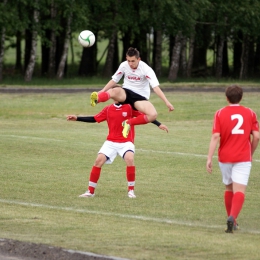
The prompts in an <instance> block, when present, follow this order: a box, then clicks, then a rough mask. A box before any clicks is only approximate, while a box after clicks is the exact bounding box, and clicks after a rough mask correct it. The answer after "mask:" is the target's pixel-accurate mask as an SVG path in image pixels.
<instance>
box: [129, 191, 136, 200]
mask: <svg viewBox="0 0 260 260" xmlns="http://www.w3.org/2000/svg"><path fill="white" fill-rule="evenodd" d="M128 198H131V199H134V198H136V196H135V193H134V190H130V191H128Z"/></svg>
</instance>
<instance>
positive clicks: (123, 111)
mask: <svg viewBox="0 0 260 260" xmlns="http://www.w3.org/2000/svg"><path fill="white" fill-rule="evenodd" d="M141 114H142V113H141V112H139V111H137V110H134V109H132V107H131V105H129V104H124V105H119V104H111V105H108V106H106V107H104V108H103V110H102V111H101V112H99V113H98V114H97V115H95V116H94V118H95V120H96V121H97V122H98V123H100V122H103V121H107V125H108V131H109V132H108V136H107V140H108V141H112V142H117V143H125V142H129V141H130V142H132V143H134V138H135V129H134V126H131V130H130V132H129V134H128V136H127V138H124V137H123V135H122V131H123V126H122V122H123V121H125V120H127V119H130V118H133V117H136V116H138V115H141Z"/></svg>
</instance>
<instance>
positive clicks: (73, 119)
mask: <svg viewBox="0 0 260 260" xmlns="http://www.w3.org/2000/svg"><path fill="white" fill-rule="evenodd" d="M67 121H77V116H75V115H68V116H67Z"/></svg>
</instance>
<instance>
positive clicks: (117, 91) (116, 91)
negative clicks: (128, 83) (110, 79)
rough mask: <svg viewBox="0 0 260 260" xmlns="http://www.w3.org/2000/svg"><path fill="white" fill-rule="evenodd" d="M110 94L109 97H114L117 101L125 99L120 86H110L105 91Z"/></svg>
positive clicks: (123, 91)
mask: <svg viewBox="0 0 260 260" xmlns="http://www.w3.org/2000/svg"><path fill="white" fill-rule="evenodd" d="M107 92H108V93H109V95H110V98H112V99H114V101H117V102H124V101H125V100H126V93H125V90H124V89H123V88H121V87H117V88H111V89H109V90H108V91H107Z"/></svg>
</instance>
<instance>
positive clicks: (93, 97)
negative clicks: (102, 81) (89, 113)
mask: <svg viewBox="0 0 260 260" xmlns="http://www.w3.org/2000/svg"><path fill="white" fill-rule="evenodd" d="M97 103H98V93H97V92H92V93H91V95H90V105H91V106H92V107H94V106H95V105H96V104H97Z"/></svg>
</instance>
